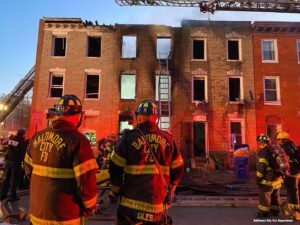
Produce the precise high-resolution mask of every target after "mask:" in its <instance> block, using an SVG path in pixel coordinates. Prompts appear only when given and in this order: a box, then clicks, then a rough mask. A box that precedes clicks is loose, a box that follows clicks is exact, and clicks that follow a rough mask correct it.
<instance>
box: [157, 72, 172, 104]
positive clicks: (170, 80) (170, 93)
mask: <svg viewBox="0 0 300 225" xmlns="http://www.w3.org/2000/svg"><path fill="white" fill-rule="evenodd" d="M159 76H165V77H169V100H161V101H162V102H167V101H171V100H172V77H171V76H170V75H159V74H156V75H155V101H159V96H158V95H159V92H158V81H159Z"/></svg>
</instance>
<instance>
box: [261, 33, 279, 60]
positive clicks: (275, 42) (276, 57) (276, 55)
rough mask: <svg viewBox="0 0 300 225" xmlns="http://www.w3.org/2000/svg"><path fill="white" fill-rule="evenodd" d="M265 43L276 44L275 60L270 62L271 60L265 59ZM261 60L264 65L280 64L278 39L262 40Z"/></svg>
mask: <svg viewBox="0 0 300 225" xmlns="http://www.w3.org/2000/svg"><path fill="white" fill-rule="evenodd" d="M264 41H272V42H274V52H275V54H274V55H275V59H274V60H270V59H266V60H265V59H264ZM261 59H262V63H278V45H277V39H269V38H264V39H261Z"/></svg>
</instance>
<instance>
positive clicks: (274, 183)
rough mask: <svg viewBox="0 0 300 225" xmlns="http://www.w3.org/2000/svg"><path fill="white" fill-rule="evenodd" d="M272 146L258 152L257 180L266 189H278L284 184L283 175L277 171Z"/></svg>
mask: <svg viewBox="0 0 300 225" xmlns="http://www.w3.org/2000/svg"><path fill="white" fill-rule="evenodd" d="M272 152H273V148H272V146H270V145H268V146H266V147H265V148H263V149H261V150H260V151H259V152H258V159H257V164H256V180H257V183H258V185H259V186H261V187H262V188H265V189H278V188H280V187H281V184H282V182H283V180H282V175H281V174H278V173H277V171H276V165H277V162H276V158H275V156H274V155H273V153H272Z"/></svg>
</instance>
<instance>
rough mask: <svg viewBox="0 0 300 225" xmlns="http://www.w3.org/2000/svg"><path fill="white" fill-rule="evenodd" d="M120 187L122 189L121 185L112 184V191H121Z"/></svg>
mask: <svg viewBox="0 0 300 225" xmlns="http://www.w3.org/2000/svg"><path fill="white" fill-rule="evenodd" d="M120 189H121V186H116V185H113V184H110V190H112V192H114V193H116V194H117V193H119V191H120Z"/></svg>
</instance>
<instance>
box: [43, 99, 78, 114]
mask: <svg viewBox="0 0 300 225" xmlns="http://www.w3.org/2000/svg"><path fill="white" fill-rule="evenodd" d="M79 113H83V111H82V104H81V101H80V100H79V98H77V97H76V96H75V95H64V96H62V97H61V98H60V99H59V100H58V101H57V102H56V104H55V105H54V108H50V109H48V115H49V116H71V115H75V114H79Z"/></svg>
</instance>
